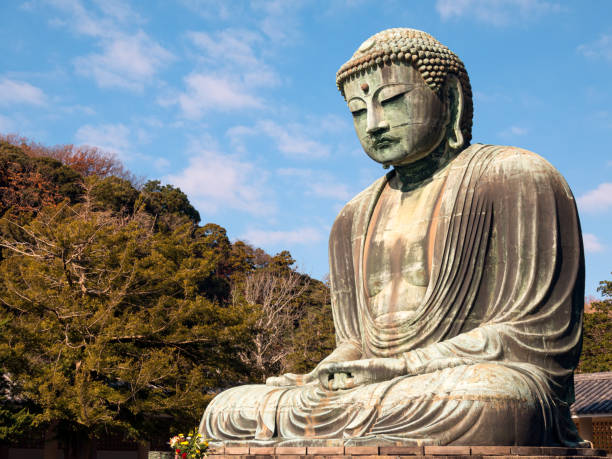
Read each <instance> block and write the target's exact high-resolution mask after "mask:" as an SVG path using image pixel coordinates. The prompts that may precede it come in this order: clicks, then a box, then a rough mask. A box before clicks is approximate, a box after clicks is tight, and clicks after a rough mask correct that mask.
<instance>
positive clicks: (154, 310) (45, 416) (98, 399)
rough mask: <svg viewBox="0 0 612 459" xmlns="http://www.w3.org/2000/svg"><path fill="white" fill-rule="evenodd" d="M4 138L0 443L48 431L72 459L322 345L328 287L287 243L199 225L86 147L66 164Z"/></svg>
mask: <svg viewBox="0 0 612 459" xmlns="http://www.w3.org/2000/svg"><path fill="white" fill-rule="evenodd" d="M9 140H10V139H9ZM20 142H21V143H19V142H12V143H11V142H6V141H0V200H1V205H2V213H0V217H1V218H0V251H1V252H0V255H1V256H0V331H1V333H0V443H2V442H4V443H6V442H10V441H15V440H16V439H17V438H19V436H24V435H29V434H30V433H31V431H32V429H35V430H37V431H38V432H41V431H44V430H49V429H52V430H53V431H54V432H55V433H56V434H57V435H58V436H59V438H60V439H61V440H62V441H63V444H65V445H66V446H67V448H68V450H67V457H72V456H74V455H75V454H76V453H75V451H77V450H78V449H79V448H80V449H83V448H85V447H87V445H88V444H91V441H90V440H91V438H93V437H99V436H102V435H105V434H106V433H110V432H115V433H120V434H122V435H124V436H125V437H126V438H131V439H138V440H146V439H151V438H156V437H158V436H159V435H162V436H165V435H167V434H168V429H169V428H170V427H172V428H174V429H178V430H182V429H187V428H189V427H193V425H195V423H197V421H198V420H199V418H200V416H201V415H202V412H203V409H204V407H205V406H206V404H207V403H208V401H209V400H210V399H211V398H212V397H213V396H214V395H215V394H216V393H217V392H218V391H220V390H222V389H224V388H227V387H230V386H232V385H237V384H242V383H247V382H258V383H261V382H263V381H264V379H265V377H266V376H269V375H272V374H281V373H284V372H289V371H291V372H307V371H310V370H311V369H312V368H313V367H314V366H315V365H316V363H318V362H319V361H320V360H321V359H322V358H323V357H324V354H325V353H327V352H329V351H330V350H331V349H332V348H333V344H334V343H333V340H334V338H333V325H332V318H331V311H330V308H329V304H328V303H329V289H328V287H327V285H325V284H324V283H322V282H319V281H317V280H315V279H311V278H310V277H309V276H307V275H305V274H300V273H299V272H297V271H296V269H295V267H294V260H293V258H292V257H291V254H290V253H289V252H288V251H282V252H280V253H279V254H277V255H269V254H267V253H266V252H265V251H263V250H261V249H259V248H255V247H252V246H250V245H249V244H247V243H245V242H243V241H235V242H233V243H232V242H231V241H230V240H229V238H228V236H227V233H226V230H225V229H224V228H222V227H221V226H219V225H216V224H214V223H208V224H205V225H203V226H199V225H198V223H199V221H200V215H199V213H198V212H197V210H196V209H195V208H194V207H193V206H192V205H191V204H190V203H189V200H188V199H187V196H186V195H185V194H184V193H183V192H182V191H181V190H180V189H178V188H176V187H173V186H172V185H161V183H160V182H159V181H150V182H147V183H146V184H145V185H144V186H142V187H141V188H140V189H138V188H137V187H135V186H134V181H133V180H130V174H129V173H128V172H126V171H125V169H123V167H122V166H121V165H120V164H119V165H117V163H114V166H113V164H110V165H109V162H108V161H109V158H111V159H112V157H109V156H104V154H103V153H101V152H98V153H96V151H95V150H88V156H87V155H85V156H83V155H81V156H80V158H81V160H82V161H81V162H80V163H78V161H77V163H78V164H80V166H79V167H80V169H78V168H77V169H78V171H77V170H75V169H74V168H73V167H72V166H73V165H71V164H70V161H76V160H75V157H74V154H73V153H74V152H75V151H76V150H70V149H66V148H64V149H62V148H59V147H58V148H56V149H48V148H46V147H43V146H40V145H37V144H33V143H31V142H30V143H27V142H25V141H24V140H23V139H20ZM62 151H63V152H64V153H62V154H60V153H61V152H62ZM58 152H59V153H58ZM66 152H68V153H66ZM47 153H49V156H53V157H48V156H45V154H47ZM75 154H76V153H75ZM96 154H100V155H101V157H100V158H98V157H97V156H96ZM62 155H63V156H62ZM71 155H72V156H71ZM56 157H59V158H63V159H62V161H65V163H64V164H62V162H60V160H58V159H54V158H56ZM66 158H68V160H67V159H66ZM77 159H78V158H77ZM87 164H89V166H91V167H89V168H88V167H86V166H87ZM105 164H106V166H108V167H106V168H104V167H102V166H104V165H105ZM111 166H113V167H115V170H117V171H119V173H117V174H116V175H114V174H113V173H112V170H113V168H112V167H111ZM84 170H85V171H87V173H83V171H84ZM96 170H98V171H100V173H99V174H98V173H95V171H96ZM92 171H93V172H92ZM109 171H111V172H109ZM258 345H263V346H264V347H263V348H261V349H259V350H258V348H257V346H258ZM262 349H263V351H262ZM255 361H257V365H255ZM175 432H176V430H175Z"/></svg>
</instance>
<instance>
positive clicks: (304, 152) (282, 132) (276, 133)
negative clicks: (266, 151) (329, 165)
mask: <svg viewBox="0 0 612 459" xmlns="http://www.w3.org/2000/svg"><path fill="white" fill-rule="evenodd" d="M311 132H314V131H312V129H310V128H309V126H308V125H305V124H300V123H288V124H279V123H277V122H276V121H272V120H262V121H258V122H257V123H256V124H255V125H254V126H234V127H232V128H230V129H228V131H227V135H228V137H229V138H230V141H231V142H232V145H233V146H234V147H235V148H237V149H238V150H244V149H245V146H244V137H245V136H252V135H261V134H264V135H266V136H267V137H269V138H270V139H272V141H273V142H274V143H275V145H276V148H277V149H278V151H280V152H281V153H282V154H284V155H285V156H288V157H294V158H304V159H309V158H322V157H326V156H329V154H330V147H329V146H328V145H326V144H325V143H323V142H320V141H318V140H315V139H313V138H312V137H311V135H310V133H311Z"/></svg>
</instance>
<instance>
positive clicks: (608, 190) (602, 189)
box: [577, 182, 612, 213]
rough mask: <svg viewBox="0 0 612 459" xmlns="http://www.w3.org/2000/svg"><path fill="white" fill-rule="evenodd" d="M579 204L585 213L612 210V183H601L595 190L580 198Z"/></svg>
mask: <svg viewBox="0 0 612 459" xmlns="http://www.w3.org/2000/svg"><path fill="white" fill-rule="evenodd" d="M577 202H578V207H579V208H580V210H581V211H583V212H592V213H597V212H606V211H607V210H608V209H611V208H612V182H604V183H601V184H600V185H599V186H598V187H597V188H595V189H594V190H591V191H587V192H586V193H585V194H583V195H582V196H579V197H578V199H577Z"/></svg>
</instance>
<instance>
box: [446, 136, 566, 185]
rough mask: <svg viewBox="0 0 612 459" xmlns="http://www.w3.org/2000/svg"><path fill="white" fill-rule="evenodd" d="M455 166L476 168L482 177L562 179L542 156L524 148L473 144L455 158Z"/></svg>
mask: <svg viewBox="0 0 612 459" xmlns="http://www.w3.org/2000/svg"><path fill="white" fill-rule="evenodd" d="M456 162H457V164H458V165H459V164H463V165H468V164H469V165H470V166H472V167H478V168H479V169H480V170H481V171H482V172H481V173H482V174H483V175H482V176H483V177H490V178H495V177H501V176H503V177H509V176H520V175H525V174H529V175H536V176H540V177H557V178H562V177H561V174H560V173H559V171H558V170H557V169H555V167H554V166H553V165H552V164H550V163H549V162H548V161H547V160H546V159H544V158H543V157H542V156H540V155H538V154H536V153H534V152H532V151H529V150H525V149H524V148H519V147H513V146H508V145H483V144H474V145H471V146H470V147H468V148H466V149H465V150H463V151H462V152H461V153H460V154H459V155H458V156H457V158H456Z"/></svg>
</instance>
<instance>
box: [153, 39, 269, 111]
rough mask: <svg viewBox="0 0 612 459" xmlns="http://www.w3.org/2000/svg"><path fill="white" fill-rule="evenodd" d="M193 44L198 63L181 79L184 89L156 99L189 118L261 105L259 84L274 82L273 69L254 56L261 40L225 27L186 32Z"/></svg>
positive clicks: (262, 102) (261, 106)
mask: <svg viewBox="0 0 612 459" xmlns="http://www.w3.org/2000/svg"><path fill="white" fill-rule="evenodd" d="M187 37H188V38H189V40H190V41H191V42H192V43H193V44H194V45H195V47H196V48H197V52H196V59H197V60H198V61H199V64H198V65H199V67H202V69H203V70H197V71H194V72H192V73H191V74H189V75H187V76H186V77H185V78H184V79H183V80H184V83H185V89H184V90H183V91H180V92H177V93H175V94H171V95H168V96H165V97H163V98H160V99H159V103H160V104H161V105H163V106H168V105H174V104H176V105H178V106H179V108H180V109H181V111H182V113H183V115H184V116H185V117H186V118H189V119H198V118H201V117H202V116H203V115H204V114H205V113H207V112H211V111H221V112H223V111H225V112H227V111H236V110H242V109H247V108H248V109H261V108H263V107H264V106H265V102H264V99H262V97H261V96H260V93H261V88H264V87H270V86H274V85H277V84H278V83H279V82H280V78H279V76H278V75H277V73H276V72H275V71H274V70H273V69H272V68H271V67H270V66H269V65H267V64H266V63H265V62H264V60H263V59H262V58H261V57H260V56H258V50H259V49H260V48H265V40H264V39H263V37H261V36H260V35H259V34H258V33H256V32H253V31H249V30H244V29H225V30H221V31H218V32H216V33H214V34H209V33H205V32H194V31H192V32H188V33H187Z"/></svg>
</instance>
